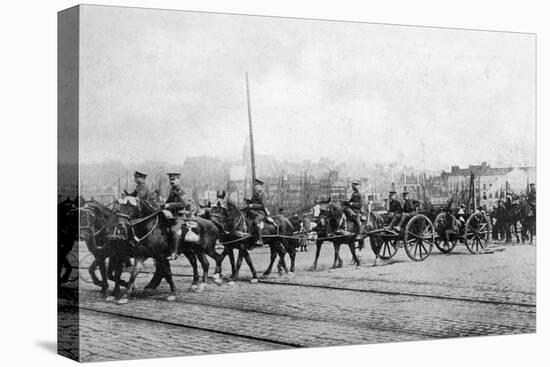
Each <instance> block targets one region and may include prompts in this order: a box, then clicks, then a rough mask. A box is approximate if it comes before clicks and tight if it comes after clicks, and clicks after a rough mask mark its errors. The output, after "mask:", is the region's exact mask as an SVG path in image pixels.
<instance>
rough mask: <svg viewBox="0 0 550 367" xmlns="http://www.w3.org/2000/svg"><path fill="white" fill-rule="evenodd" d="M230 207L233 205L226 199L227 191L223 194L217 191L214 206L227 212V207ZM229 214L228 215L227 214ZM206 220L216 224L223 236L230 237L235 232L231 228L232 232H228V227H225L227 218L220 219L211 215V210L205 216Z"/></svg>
mask: <svg viewBox="0 0 550 367" xmlns="http://www.w3.org/2000/svg"><path fill="white" fill-rule="evenodd" d="M228 205H232V203H231V202H230V201H229V199H228V198H227V197H226V194H225V190H224V191H222V192H221V193H220V192H219V191H216V201H215V202H214V205H213V206H217V207H219V208H222V209H225V211H226V210H227V207H228ZM226 214H227V213H226ZM204 218H205V219H208V220H210V221H211V222H212V223H214V224H215V225H216V227H218V231H219V232H220V234H222V235H225V236H227V235H229V234H230V233H231V232H230V231H232V230H233V228H229V230H230V231H228V230H227V228H226V226H225V225H224V223H223V222H224V221H225V220H226V219H227V218H225V217H218V216H215V215H211V214H210V209H209V210H207V211H206V212H205V215H204Z"/></svg>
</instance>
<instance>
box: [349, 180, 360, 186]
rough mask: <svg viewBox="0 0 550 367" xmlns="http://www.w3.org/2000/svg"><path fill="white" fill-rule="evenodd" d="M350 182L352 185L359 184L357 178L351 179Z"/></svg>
mask: <svg viewBox="0 0 550 367" xmlns="http://www.w3.org/2000/svg"><path fill="white" fill-rule="evenodd" d="M351 184H352V185H361V181H359V180H353V181H351Z"/></svg>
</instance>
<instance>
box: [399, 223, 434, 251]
mask: <svg viewBox="0 0 550 367" xmlns="http://www.w3.org/2000/svg"><path fill="white" fill-rule="evenodd" d="M403 242H404V247H405V251H406V252H407V255H408V256H409V258H410V259H411V260H413V261H423V260H425V259H426V258H427V257H428V256H430V253H431V252H432V248H433V245H434V242H435V228H434V225H433V224H432V222H431V221H430V219H429V218H428V217H427V216H425V215H423V214H417V215H415V216H414V217H412V218H411V219H410V220H409V222H408V223H407V226H406V227H405V232H404V235H403Z"/></svg>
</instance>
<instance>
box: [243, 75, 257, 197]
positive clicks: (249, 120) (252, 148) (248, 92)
mask: <svg viewBox="0 0 550 367" xmlns="http://www.w3.org/2000/svg"><path fill="white" fill-rule="evenodd" d="M245 76H246V101H247V105H248V130H249V133H250V162H251V164H252V167H251V168H252V171H251V172H252V187H254V182H255V181H256V157H255V154H254V131H253V130H252V112H251V109H250V88H249V87H248V73H246V74H245Z"/></svg>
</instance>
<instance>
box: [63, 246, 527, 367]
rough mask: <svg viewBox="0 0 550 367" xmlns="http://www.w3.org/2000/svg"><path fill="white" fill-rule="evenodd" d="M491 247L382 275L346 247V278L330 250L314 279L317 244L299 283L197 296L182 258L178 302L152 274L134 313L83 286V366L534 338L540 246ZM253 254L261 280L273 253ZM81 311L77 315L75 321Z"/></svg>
mask: <svg viewBox="0 0 550 367" xmlns="http://www.w3.org/2000/svg"><path fill="white" fill-rule="evenodd" d="M491 248H492V250H491V251H489V252H488V253H486V254H483V255H471V254H470V253H469V252H468V251H467V250H466V249H465V248H464V247H463V246H461V245H459V246H458V247H457V248H456V249H455V251H454V252H453V253H451V254H447V255H444V254H441V253H439V252H438V250H437V249H434V251H433V253H432V255H431V256H430V257H429V258H428V259H426V260H425V261H423V262H412V261H410V260H409V259H408V258H407V257H406V255H405V252H404V251H403V249H399V252H398V254H397V255H396V257H395V258H394V260H393V261H392V262H391V263H389V264H387V265H384V266H377V267H373V266H372V263H373V260H374V256H373V254H372V251H371V250H370V248H368V246H367V248H366V249H365V250H363V251H362V253H361V255H362V265H361V266H360V267H355V266H352V265H348V263H349V262H350V260H351V256H350V254H349V250H348V249H347V248H343V249H341V251H340V253H341V256H342V257H343V259H344V268H342V269H337V270H330V269H329V267H330V265H331V264H332V260H333V248H332V245H331V244H330V243H325V244H324V247H323V251H322V253H321V257H320V259H319V266H318V269H317V271H310V270H309V268H310V267H311V264H312V263H313V259H314V255H315V251H314V250H315V249H314V246H313V247H312V246H310V247H309V249H308V250H309V251H308V252H298V254H297V257H296V271H295V273H294V274H290V275H288V274H284V275H282V276H279V275H278V274H276V273H275V274H272V275H271V276H269V277H268V278H265V279H261V280H260V282H259V283H258V284H252V283H250V282H249V279H250V273H249V271H248V268H247V266H246V265H245V264H243V268H242V269H243V270H242V271H241V277H240V279H239V280H240V281H238V282H237V283H236V284H235V285H234V286H230V285H228V284H227V282H224V284H223V285H222V286H218V285H216V284H215V283H214V282H213V281H212V280H210V281H209V284H208V285H207V287H206V288H205V289H204V290H203V291H201V292H194V291H191V290H189V287H190V284H191V277H190V275H191V274H192V272H191V268H190V266H189V264H188V262H187V259H185V258H180V259H178V260H176V261H175V262H173V267H172V271H173V273H174V274H175V275H176V276H175V281H176V286H177V288H178V292H177V298H176V301H174V302H168V301H166V300H165V299H166V296H167V295H168V287H167V285H166V284H165V283H163V284H162V286H161V287H160V288H159V289H158V291H157V292H155V293H153V294H143V293H141V291H140V290H141V289H142V288H143V286H144V285H145V284H146V283H147V282H148V280H149V276H150V275H147V274H146V275H147V276H145V277H141V278H139V279H138V291H137V292H136V294H135V297H134V298H132V299H130V302H129V303H128V304H126V305H118V304H116V303H112V302H106V301H105V300H104V299H103V298H102V297H101V296H100V293H99V291H98V289H97V288H95V287H94V286H92V285H90V284H89V283H86V282H84V281H83V279H85V278H84V276H83V277H82V278H83V279H82V280H81V281H80V285H81V289H80V293H79V295H80V308H79V321H80V327H81V331H80V336H81V339H80V353H81V354H80V356H81V359H82V360H85V361H99V360H109V359H116V358H128V359H130V358H147V357H169V356H175V355H194V354H204V353H225V352H245V351H258V350H271V349H281V348H289V347H315V346H332V345H343V344H366V343H382V342H399V341H410V340H421V339H434V338H453V337H459V336H481V335H502V334H518V333H532V332H535V328H536V326H535V325H536V322H535V321H536V308H535V301H536V295H535V255H536V247H535V246H529V245H515V244H514V245H512V244H503V245H501V246H497V245H496V244H493V245H492V246H491ZM252 255H253V262H254V264H255V266H256V268H257V270H258V275H260V274H261V271H263V270H265V268H266V267H267V265H268V261H269V249H268V248H257V249H255V250H254V251H253V252H252ZM81 256H82V255H81ZM286 260H287V265H288V258H287V259H286ZM226 262H227V261H226ZM147 264H148V266H147V269H148V270H149V271H151V270H153V266H152V262H150V260H149V261H148V262H147ZM211 264H212V261H211ZM228 265H229V264H228V262H227V264H224V273H225V274H228V273H229V271H228V270H229V269H228ZM210 272H212V270H211V271H210ZM82 273H83V270H81V274H82ZM60 302H61V303H62V304H63V302H64V300H63V298H61V299H60ZM67 307H69V308H70V306H69V305H68V306H67ZM74 311H75V314H73V315H72V316H68V317H76V316H75V315H76V309H75V310H74ZM67 315H71V314H70V313H67ZM60 327H62V326H60Z"/></svg>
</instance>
